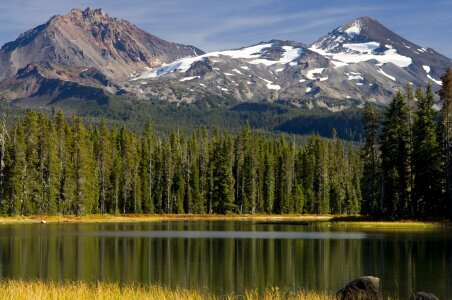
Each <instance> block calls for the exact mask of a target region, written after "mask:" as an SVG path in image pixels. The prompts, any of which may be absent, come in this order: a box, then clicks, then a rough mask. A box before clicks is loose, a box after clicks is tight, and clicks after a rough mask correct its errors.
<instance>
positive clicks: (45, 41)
mask: <svg viewBox="0 0 452 300" xmlns="http://www.w3.org/2000/svg"><path fill="white" fill-rule="evenodd" d="M200 54H203V52H202V51H201V50H199V49H198V48H196V47H192V46H186V45H181V44H177V43H172V42H168V41H165V40H163V39H160V38H158V37H156V36H153V35H151V34H149V33H147V32H145V31H143V30H141V29H139V28H138V27H136V26H134V25H132V24H131V23H130V22H128V21H125V20H119V19H116V18H111V17H110V16H109V15H108V14H106V13H105V12H104V11H103V10H101V9H91V8H87V9H85V10H83V11H82V10H80V9H73V10H71V11H70V12H69V13H68V14H67V15H63V16H60V15H58V16H54V17H52V18H51V19H50V20H49V21H48V22H47V23H45V24H43V25H40V26H38V27H36V28H34V29H32V30H29V31H27V32H25V33H23V34H21V35H20V36H19V37H18V38H17V39H16V40H15V41H13V42H9V43H7V44H5V45H4V46H3V47H2V48H1V50H0V81H4V83H3V84H2V86H3V87H5V84H6V83H11V82H12V81H15V80H14V79H18V80H19V82H18V83H20V84H19V88H17V87H16V88H11V87H12V85H11V84H8V86H9V87H10V89H7V91H6V92H5V90H4V89H3V91H2V94H3V96H4V97H6V98H9V99H10V98H13V99H15V98H14V96H17V97H18V98H24V97H29V96H33V95H35V94H36V93H37V92H38V90H37V89H35V88H32V86H33V85H35V86H36V87H37V85H36V84H33V82H34V83H36V82H37V81H40V80H39V78H33V79H31V78H30V76H32V75H33V74H34V73H29V72H27V78H28V79H29V80H28V82H27V83H26V84H25V83H24V77H23V75H24V74H21V73H23V72H22V71H23V70H29V69H30V68H32V69H36V70H37V69H39V70H40V72H39V74H40V76H42V77H45V78H46V79H49V80H50V79H51V80H61V81H71V82H75V83H77V84H81V85H90V86H94V87H97V86H100V87H106V91H109V92H116V90H115V89H114V88H113V87H114V86H115V84H117V83H119V82H122V81H124V80H127V79H128V78H129V77H130V76H132V75H133V74H134V73H136V72H138V71H141V70H143V69H145V68H146V67H158V66H160V65H162V64H164V63H169V62H172V61H174V60H177V59H180V58H182V57H189V56H197V55H200ZM18 72H19V73H18ZM94 73H96V74H97V75H95V77H96V76H97V77H102V78H101V79H95V78H91V79H94V85H93V84H92V80H86V79H87V78H88V77H90V74H94ZM103 77H105V78H103ZM5 81H6V83H5ZM90 81H91V82H90ZM40 82H41V84H40V85H42V81H40ZM112 82H113V83H114V84H111V83H112ZM105 83H106V84H105ZM60 84H64V83H60ZM50 96H51V97H54V96H55V97H58V95H56V94H52V95H50Z"/></svg>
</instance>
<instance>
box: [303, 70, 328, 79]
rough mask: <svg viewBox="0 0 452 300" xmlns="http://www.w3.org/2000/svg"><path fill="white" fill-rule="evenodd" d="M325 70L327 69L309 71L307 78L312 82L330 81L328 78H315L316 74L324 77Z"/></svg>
mask: <svg viewBox="0 0 452 300" xmlns="http://www.w3.org/2000/svg"><path fill="white" fill-rule="evenodd" d="M324 70H325V68H315V69H313V70H309V71H308V73H307V74H306V77H307V78H308V79H311V80H317V79H319V80H320V81H325V80H328V76H325V77H321V76H315V75H316V74H317V75H322V73H323V71H324Z"/></svg>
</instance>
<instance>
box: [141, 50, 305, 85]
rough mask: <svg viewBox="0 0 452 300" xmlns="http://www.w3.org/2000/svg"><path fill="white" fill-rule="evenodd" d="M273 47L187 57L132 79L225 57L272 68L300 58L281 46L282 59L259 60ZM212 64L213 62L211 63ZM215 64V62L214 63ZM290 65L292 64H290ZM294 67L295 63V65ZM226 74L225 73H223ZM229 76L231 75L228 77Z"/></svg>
mask: <svg viewBox="0 0 452 300" xmlns="http://www.w3.org/2000/svg"><path fill="white" fill-rule="evenodd" d="M272 46H273V44H272V43H267V44H259V45H255V46H251V47H246V48H242V49H237V50H226V51H217V52H210V53H206V54H203V55H200V56H196V57H187V58H183V59H180V60H177V61H175V62H172V63H169V64H165V65H163V66H160V67H158V68H154V69H150V68H148V69H147V70H145V71H144V72H143V73H141V74H140V75H139V76H138V77H136V78H134V79H146V78H155V77H160V76H162V75H166V74H169V73H173V72H186V71H187V70H189V69H190V67H191V66H192V65H193V64H194V63H195V62H199V61H202V60H203V59H207V58H212V57H218V58H220V57H221V56H227V57H230V58H235V59H246V60H250V61H249V62H248V63H250V64H253V65H256V64H262V65H265V66H272V65H275V64H283V65H285V64H289V63H292V62H293V61H294V60H295V59H297V58H298V57H300V56H301V55H302V54H303V49H301V48H294V47H292V46H282V48H283V50H284V52H283V53H282V57H281V58H280V59H279V60H270V59H266V58H261V56H262V55H263V54H265V52H266V49H268V48H271V47H272ZM212 62H213V61H212ZM215 62H217V61H215ZM291 65H292V64H291ZM295 65H296V63H295ZM241 69H243V70H249V67H246V66H242V67H241ZM233 71H234V72H236V73H238V74H241V73H240V71H238V70H237V69H234V70H233ZM225 74H226V73H225ZM228 76H231V75H228Z"/></svg>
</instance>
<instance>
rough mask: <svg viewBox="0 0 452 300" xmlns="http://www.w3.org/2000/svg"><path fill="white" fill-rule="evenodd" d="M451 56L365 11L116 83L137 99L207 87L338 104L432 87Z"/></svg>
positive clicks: (180, 96) (253, 97)
mask: <svg viewBox="0 0 452 300" xmlns="http://www.w3.org/2000/svg"><path fill="white" fill-rule="evenodd" d="M448 65H451V60H450V59H449V58H447V57H445V56H443V55H441V54H439V53H437V52H436V51H434V50H433V49H430V48H423V47H421V46H418V45H416V44H414V43H412V42H410V41H408V40H406V39H404V38H402V37H400V36H399V35H397V34H395V33H394V32H392V31H390V30H389V29H387V28H386V27H384V26H383V25H381V24H380V23H379V22H377V21H376V20H373V19H371V18H369V17H363V18H359V19H356V20H354V21H352V22H350V23H347V24H345V25H343V26H340V27H338V28H336V29H335V30H333V31H332V32H331V33H329V34H327V35H325V36H324V37H322V38H320V39H319V40H318V41H317V42H315V43H313V44H312V45H305V44H301V43H297V42H292V41H279V40H272V41H269V42H264V43H260V44H258V45H252V46H249V47H244V48H241V49H236V50H228V51H220V52H212V53H207V54H203V55H200V56H197V57H191V58H185V59H181V60H177V61H174V62H171V63H169V64H164V65H162V66H160V67H158V68H150V69H148V70H146V71H144V72H142V73H141V74H139V75H138V76H136V77H134V78H132V79H131V80H130V81H129V82H126V83H124V84H123V85H121V88H122V92H123V93H126V94H127V93H128V94H132V95H135V96H136V97H139V98H142V99H148V98H153V99H154V98H158V99H166V100H167V101H176V102H177V101H182V102H188V103H191V102H193V101H196V99H199V98H200V95H202V94H203V93H205V92H206V91H209V92H213V93H216V94H218V95H228V96H229V97H232V98H234V99H237V100H238V101H243V102H283V103H290V104H293V105H296V106H302V107H303V106H304V107H307V108H312V107H315V106H317V107H324V108H327V109H330V110H332V111H336V110H343V109H346V108H348V107H351V106H354V105H356V104H357V103H358V104H359V103H362V101H373V102H377V103H383V104H384V103H387V102H388V101H389V100H390V99H391V96H392V95H393V93H394V92H395V91H396V90H398V89H401V88H403V87H404V86H406V85H407V84H411V85H413V86H415V87H422V86H425V84H426V82H429V83H431V84H432V85H433V86H434V87H439V85H440V84H441V83H440V81H439V78H440V76H441V74H442V73H443V72H444V71H445V69H446V67H447V66H448Z"/></svg>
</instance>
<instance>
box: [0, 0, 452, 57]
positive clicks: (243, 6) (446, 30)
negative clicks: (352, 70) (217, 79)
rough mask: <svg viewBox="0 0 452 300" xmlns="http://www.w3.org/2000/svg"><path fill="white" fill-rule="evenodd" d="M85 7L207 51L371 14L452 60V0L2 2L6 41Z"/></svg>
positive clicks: (308, 33)
mask: <svg viewBox="0 0 452 300" xmlns="http://www.w3.org/2000/svg"><path fill="white" fill-rule="evenodd" d="M87 6H91V7H93V8H99V7H101V8H103V9H105V10H106V11H107V12H108V13H109V14H110V16H113V17H118V18H122V19H127V20H129V21H131V22H132V23H134V24H136V25H138V26H139V27H141V28H143V29H144V30H146V31H148V32H150V33H153V34H155V35H157V36H159V37H162V38H164V39H167V40H170V41H174V42H180V43H185V44H192V45H195V46H197V47H199V48H201V49H203V50H204V51H213V50H222V49H228V48H236V47H241V46H246V45H251V44H254V43H257V42H261V41H268V40H270V39H289V40H295V41H298V42H303V43H311V42H313V41H315V40H316V39H317V38H319V37H320V36H322V35H324V34H326V33H328V32H330V31H331V30H333V29H334V28H336V27H338V26H339V25H341V24H343V23H345V22H348V21H351V20H353V19H355V18H357V17H361V16H370V17H373V18H375V19H377V20H378V21H380V23H382V24H383V25H385V26H387V27H388V28H390V29H392V30H393V31H395V32H396V33H398V34H400V35H402V36H403V37H405V38H407V39H408V40H410V41H412V42H414V43H417V44H419V45H421V46H424V47H431V48H434V49H435V50H437V51H438V52H440V53H442V54H444V55H446V56H448V57H450V58H452V0H432V1H426V0H378V1H376V0H372V1H366V0H317V1H315V0H240V1H236V0H128V1H119V0H91V1H85V0H71V1H67V0H14V1H11V0H0V44H2V45H3V44H4V43H5V42H7V41H10V40H14V39H15V38H16V37H17V36H18V35H19V34H20V33H21V32H23V31H26V30H28V29H31V28H32V27H35V26H37V25H39V24H42V23H44V22H45V21H47V19H48V18H50V17H51V16H52V15H55V14H66V13H67V12H68V11H69V10H70V9H71V8H73V7H79V8H85V7H87Z"/></svg>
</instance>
